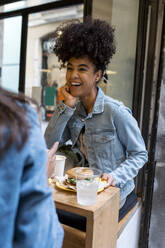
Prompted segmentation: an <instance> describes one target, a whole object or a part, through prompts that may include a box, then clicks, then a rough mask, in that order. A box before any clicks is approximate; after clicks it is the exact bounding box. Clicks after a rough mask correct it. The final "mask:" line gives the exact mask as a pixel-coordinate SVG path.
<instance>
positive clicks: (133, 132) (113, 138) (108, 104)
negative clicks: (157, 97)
mask: <svg viewBox="0 0 165 248" xmlns="http://www.w3.org/2000/svg"><path fill="white" fill-rule="evenodd" d="M84 127H85V136H86V137H85V140H86V146H87V147H86V151H87V157H88V163H89V166H90V167H91V166H94V167H97V168H99V169H101V170H102V172H106V173H109V174H110V175H111V176H112V177H113V179H114V182H115V186H117V187H119V188H120V199H121V200H123V199H124V198H125V197H126V196H127V195H128V194H129V193H130V192H131V191H132V190H133V189H134V180H133V178H134V177H135V176H136V175H137V173H138V171H139V169H140V168H141V167H142V166H143V165H144V164H145V163H146V162H147V159H148V154H147V151H146V148H145V144H144V141H143V138H142V136H141V133H140V130H139V128H138V125H137V122H136V120H135V118H134V117H133V116H132V114H131V111H130V110H129V109H128V108H127V107H126V106H124V104H123V103H121V102H119V101H117V100H114V99H113V98H111V97H108V96H106V95H104V93H103V91H102V90H101V89H100V88H98V94H97V97H96V101H95V104H94V107H93V110H92V112H91V113H89V114H86V111H85V109H84V107H83V104H82V103H81V101H80V102H78V104H77V106H76V108H75V109H72V108H69V107H68V106H66V105H65V104H64V103H63V102H61V104H59V105H58V106H57V108H56V109H55V113H54V115H53V117H52V119H51V120H50V122H49V125H48V127H47V129H46V132H45V138H46V143H47V146H48V147H51V146H52V144H53V143H54V142H55V141H60V143H61V144H63V143H64V142H66V141H67V140H69V139H71V141H72V146H73V147H75V146H79V142H77V141H78V138H79V135H80V133H81V131H82V129H83V128H84Z"/></svg>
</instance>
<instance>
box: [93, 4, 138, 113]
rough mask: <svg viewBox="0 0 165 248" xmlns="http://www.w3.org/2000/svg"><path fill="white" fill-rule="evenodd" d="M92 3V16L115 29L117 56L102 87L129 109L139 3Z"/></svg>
mask: <svg viewBox="0 0 165 248" xmlns="http://www.w3.org/2000/svg"><path fill="white" fill-rule="evenodd" d="M101 3H102V4H100V1H99V0H93V17H95V18H100V19H104V20H106V21H108V22H109V23H110V24H111V25H113V26H114V27H115V29H116V31H115V37H116V45H117V50H116V54H115V55H114V57H113V58H112V61H111V63H110V65H109V67H108V70H107V73H108V76H109V83H108V84H107V85H105V84H101V85H102V87H103V90H104V91H105V93H106V94H107V95H110V96H111V97H113V98H116V99H118V100H121V101H123V102H124V104H125V105H127V106H129V107H130V108H131V107H132V97H133V86H134V70H135V56H136V38H137V26H138V11H139V1H137V0H125V1H123V0H115V1H113V0H102V2H101Z"/></svg>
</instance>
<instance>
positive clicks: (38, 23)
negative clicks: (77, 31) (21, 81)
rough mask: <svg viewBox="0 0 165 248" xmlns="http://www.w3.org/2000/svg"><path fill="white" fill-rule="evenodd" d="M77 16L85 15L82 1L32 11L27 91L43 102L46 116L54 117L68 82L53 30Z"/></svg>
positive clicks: (29, 23) (29, 22) (28, 41)
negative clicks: (53, 46) (61, 90)
mask: <svg viewBox="0 0 165 248" xmlns="http://www.w3.org/2000/svg"><path fill="white" fill-rule="evenodd" d="M77 18H79V19H81V20H82V18H83V5H82V4H81V5H75V6H72V7H67V8H60V9H53V10H49V11H44V12H40V13H34V14H31V15H29V21H28V40H27V58H26V78H25V94H26V95H27V96H29V97H32V98H34V99H35V100H36V101H37V102H38V104H39V105H40V106H42V110H43V120H44V119H46V120H49V119H50V118H51V116H52V113H53V111H54V107H55V106H56V104H57V103H58V102H59V99H60V95H59V88H60V87H61V86H63V85H64V84H65V68H64V69H61V68H60V64H59V62H58V59H57V57H56V56H55V54H54V53H53V52H52V51H51V49H50V43H51V42H52V40H51V39H52V36H53V35H52V34H53V32H54V31H55V29H56V28H57V26H59V25H60V24H61V23H62V22H64V21H66V20H73V19H77Z"/></svg>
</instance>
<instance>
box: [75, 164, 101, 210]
mask: <svg viewBox="0 0 165 248" xmlns="http://www.w3.org/2000/svg"><path fill="white" fill-rule="evenodd" d="M75 174H76V188H77V202H78V204H80V205H84V206H90V205H93V204H95V203H96V198H97V192H98V187H99V181H100V176H101V174H102V173H101V170H99V169H96V168H88V167H81V168H77V169H76V170H75Z"/></svg>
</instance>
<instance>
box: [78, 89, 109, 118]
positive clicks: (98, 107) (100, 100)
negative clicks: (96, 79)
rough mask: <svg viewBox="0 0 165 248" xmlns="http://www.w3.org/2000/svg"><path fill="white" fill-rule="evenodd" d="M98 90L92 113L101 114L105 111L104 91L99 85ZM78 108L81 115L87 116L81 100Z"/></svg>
mask: <svg viewBox="0 0 165 248" xmlns="http://www.w3.org/2000/svg"><path fill="white" fill-rule="evenodd" d="M97 90H98V91H97V97H96V101H95V104H94V107H93V111H92V113H91V114H100V113H102V112H103V111H104V93H103V91H102V90H101V88H99V87H97ZM77 110H78V112H79V114H80V115H81V116H84V117H85V116H86V111H85V109H84V106H83V104H82V102H81V101H79V102H78V104H77Z"/></svg>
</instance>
